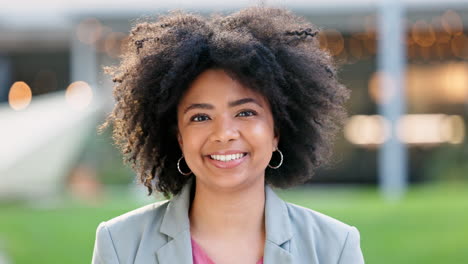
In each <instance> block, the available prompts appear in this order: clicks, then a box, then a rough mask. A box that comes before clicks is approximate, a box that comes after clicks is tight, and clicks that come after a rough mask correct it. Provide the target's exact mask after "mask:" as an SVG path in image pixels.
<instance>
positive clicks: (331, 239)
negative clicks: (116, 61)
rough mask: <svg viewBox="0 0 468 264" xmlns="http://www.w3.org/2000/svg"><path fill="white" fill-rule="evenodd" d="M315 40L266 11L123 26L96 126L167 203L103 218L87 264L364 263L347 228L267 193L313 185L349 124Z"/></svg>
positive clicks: (278, 12) (282, 15) (287, 18)
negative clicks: (110, 102)
mask: <svg viewBox="0 0 468 264" xmlns="http://www.w3.org/2000/svg"><path fill="white" fill-rule="evenodd" d="M317 33H318V30H317V28H316V27H315V26H314V25H312V24H310V23H309V22H307V21H306V20H305V19H303V18H300V17H298V16H295V15H293V14H292V13H291V12H289V11H287V10H284V9H276V8H247V9H244V10H241V11H239V12H237V13H234V14H231V15H228V16H225V17H222V16H212V17H211V18H209V19H208V18H204V17H201V16H198V15H193V14H188V13H183V12H174V13H171V14H169V15H167V16H164V17H160V18H159V19H158V20H157V21H156V22H146V23H140V24H138V25H136V26H135V27H134V28H133V30H132V32H131V33H130V36H129V37H128V42H127V44H126V52H125V53H124V55H123V59H122V62H121V64H120V65H119V66H117V67H115V68H109V69H107V70H108V72H109V73H110V74H112V75H113V76H114V82H115V83H116V85H115V87H114V95H115V99H116V105H115V107H114V110H113V111H112V113H110V115H109V116H108V118H107V120H106V123H104V125H103V128H105V127H106V126H108V125H112V126H113V131H114V139H115V140H116V143H118V144H119V145H120V146H121V149H122V152H123V154H124V155H125V157H126V161H127V162H128V163H129V164H130V165H131V166H132V167H133V168H134V169H135V171H136V172H137V175H138V178H139V179H140V181H141V183H142V184H144V185H145V186H146V187H147V188H148V191H149V194H151V193H152V192H153V191H158V192H162V193H163V194H165V195H166V197H167V198H171V199H170V200H168V201H164V202H159V203H154V204H151V205H148V206H145V207H142V208H139V209H137V210H134V211H131V212H128V213H126V214H124V215H122V216H119V217H116V218H114V219H111V220H109V221H105V222H102V223H101V224H100V225H99V227H98V230H97V234H96V242H95V248H94V255H93V263H195V264H196V263H199V264H201V263H220V264H223V263H268V264H274V263H281V264H285V263H353V264H354V263H363V262H364V261H363V257H362V253H361V249H360V238H359V232H358V230H357V229H356V228H355V227H352V226H349V225H347V224H344V223H342V222H340V221H338V220H335V219H333V218H331V217H328V216H325V215H323V214H321V213H319V212H316V211H314V210H310V209H306V208H302V207H299V206H296V205H294V204H290V203H286V202H284V201H282V200H281V199H280V198H279V197H278V196H276V194H275V193H274V191H273V190H272V188H271V187H272V186H273V187H281V188H285V187H290V186H295V185H298V184H300V183H303V182H305V181H307V180H308V179H310V178H311V177H312V175H313V172H314V170H315V169H316V168H317V167H318V166H320V165H322V164H324V163H326V162H327V160H328V159H329V157H330V154H331V151H330V150H331V143H332V141H333V136H334V134H335V133H336V132H337V130H338V128H339V127H340V126H341V125H342V121H343V118H344V117H345V116H346V112H345V110H344V108H343V104H344V102H345V101H346V99H347V98H348V96H349V91H348V90H347V89H346V88H345V87H344V86H343V85H341V84H340V83H339V82H338V81H337V77H336V74H335V70H334V67H333V63H332V61H331V57H330V56H329V54H327V53H326V52H324V51H322V50H320V48H319V43H318V40H317V39H316V38H315V36H316V35H317ZM171 196H172V197H171Z"/></svg>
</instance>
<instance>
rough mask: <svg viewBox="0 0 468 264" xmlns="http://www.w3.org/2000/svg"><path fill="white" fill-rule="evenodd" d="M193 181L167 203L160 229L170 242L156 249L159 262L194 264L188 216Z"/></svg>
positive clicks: (165, 263) (166, 263) (164, 263)
mask: <svg viewBox="0 0 468 264" xmlns="http://www.w3.org/2000/svg"><path fill="white" fill-rule="evenodd" d="M192 181H193V179H190V180H189V181H188V182H187V184H185V186H184V188H183V189H182V190H181V192H180V193H179V194H178V195H177V196H175V197H174V198H173V199H172V200H171V201H170V202H169V204H168V205H167V209H166V212H165V214H164V217H163V220H162V223H161V227H160V230H159V231H160V232H161V233H163V234H166V235H167V236H168V242H167V243H166V244H165V245H164V246H162V247H161V248H159V249H158V250H156V253H155V254H156V259H157V263H159V264H174V263H180V264H192V261H193V258H192V244H191V241H190V223H189V218H188V211H189V206H190V191H191V186H192Z"/></svg>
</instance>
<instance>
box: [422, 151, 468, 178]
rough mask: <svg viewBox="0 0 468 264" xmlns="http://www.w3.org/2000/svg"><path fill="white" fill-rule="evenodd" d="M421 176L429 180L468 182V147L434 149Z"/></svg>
mask: <svg viewBox="0 0 468 264" xmlns="http://www.w3.org/2000/svg"><path fill="white" fill-rule="evenodd" d="M423 171H424V172H423V174H424V175H425V176H426V177H427V179H430V180H437V181H460V180H468V145H467V144H466V143H465V145H461V146H454V145H444V146H441V147H438V148H436V149H435V150H434V151H433V152H432V155H430V157H429V158H428V160H427V161H426V162H425V166H424V170H423Z"/></svg>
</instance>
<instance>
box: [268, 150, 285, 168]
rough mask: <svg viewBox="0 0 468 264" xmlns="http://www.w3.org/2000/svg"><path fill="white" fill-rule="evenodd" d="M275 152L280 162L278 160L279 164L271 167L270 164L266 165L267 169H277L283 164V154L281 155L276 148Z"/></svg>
mask: <svg viewBox="0 0 468 264" xmlns="http://www.w3.org/2000/svg"><path fill="white" fill-rule="evenodd" d="M276 151H278V153H279V154H280V156H281V160H280V163H279V164H278V165H276V166H271V165H270V164H268V167H270V168H272V169H275V170H276V169H278V168H279V167H281V165H282V164H283V153H281V150H279V149H278V148H277V149H276Z"/></svg>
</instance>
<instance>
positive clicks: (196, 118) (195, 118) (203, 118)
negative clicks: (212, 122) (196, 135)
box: [190, 114, 210, 122]
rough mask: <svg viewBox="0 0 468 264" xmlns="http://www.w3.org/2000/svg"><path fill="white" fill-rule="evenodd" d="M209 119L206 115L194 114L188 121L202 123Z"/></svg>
mask: <svg viewBox="0 0 468 264" xmlns="http://www.w3.org/2000/svg"><path fill="white" fill-rule="evenodd" d="M208 119H210V118H209V117H208V116H207V115H204V114H196V115H194V116H192V117H191V118H190V121H193V122H203V121H206V120H208Z"/></svg>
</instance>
